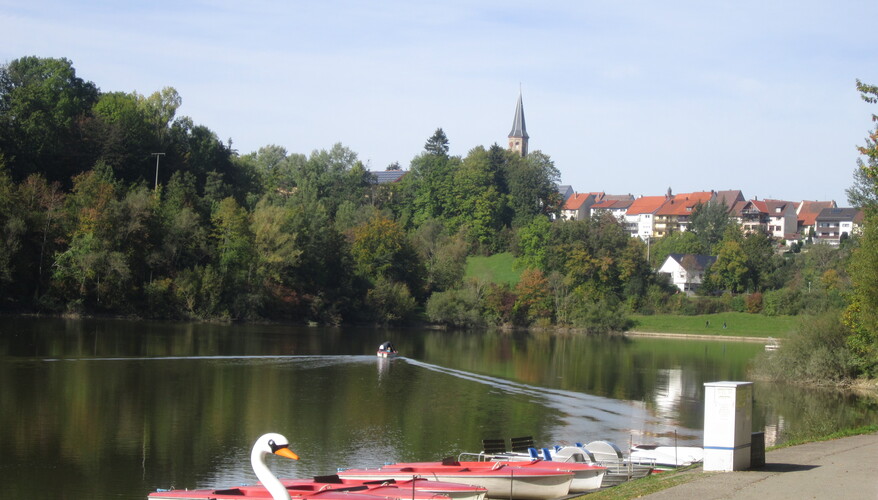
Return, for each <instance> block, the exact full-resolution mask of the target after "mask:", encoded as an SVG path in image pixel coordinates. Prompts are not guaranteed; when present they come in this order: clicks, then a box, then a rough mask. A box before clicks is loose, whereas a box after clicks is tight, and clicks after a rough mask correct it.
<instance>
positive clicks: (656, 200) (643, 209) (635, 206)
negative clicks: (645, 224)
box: [628, 196, 668, 215]
mask: <svg viewBox="0 0 878 500" xmlns="http://www.w3.org/2000/svg"><path fill="white" fill-rule="evenodd" d="M667 200H668V198H667V197H665V196H641V197H640V198H637V199H636V200H634V202H633V203H631V206H630V207H628V215H640V214H652V213H655V211H656V210H658V209H659V208H661V206H662V205H663V204H664V203H665V202H666V201H667Z"/></svg>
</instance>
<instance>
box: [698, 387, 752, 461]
mask: <svg viewBox="0 0 878 500" xmlns="http://www.w3.org/2000/svg"><path fill="white" fill-rule="evenodd" d="M752 425H753V382H705V384H704V463H703V470H704V471H705V472H707V471H724V472H731V471H736V470H746V469H749V468H750V439H751V430H752Z"/></svg>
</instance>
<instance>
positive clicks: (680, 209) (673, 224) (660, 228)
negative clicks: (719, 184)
mask: <svg viewBox="0 0 878 500" xmlns="http://www.w3.org/2000/svg"><path fill="white" fill-rule="evenodd" d="M715 197H716V193H715V192H714V191H701V192H695V193H683V194H678V195H670V196H669V199H668V200H667V201H666V202H665V203H664V204H663V205H662V206H661V207H660V208H659V209H658V210H657V211H656V213H655V227H654V230H653V236H655V237H657V238H661V237H662V236H665V235H667V234H670V233H674V232H680V231H685V230H686V229H688V227H689V221H690V219H691V217H692V210H694V209H695V206H696V205H699V204H703V203H708V202H709V201H711V200H713V199H714V198H715Z"/></svg>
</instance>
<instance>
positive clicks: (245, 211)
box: [0, 57, 878, 353]
mask: <svg viewBox="0 0 878 500" xmlns="http://www.w3.org/2000/svg"><path fill="white" fill-rule="evenodd" d="M181 103H182V99H181V97H180V96H179V95H178V94H177V92H176V91H175V90H174V89H173V88H171V87H167V88H164V89H162V90H161V91H158V92H154V93H153V94H151V95H149V96H145V95H140V94H138V93H136V92H131V93H125V92H103V91H101V90H100V89H99V88H98V87H97V86H96V85H95V84H94V83H92V82H89V81H86V80H84V79H82V78H80V77H78V76H77V75H76V71H75V69H74V67H73V64H72V63H71V62H70V61H69V60H67V59H52V58H39V57H23V58H20V59H16V60H14V61H12V62H9V63H7V64H5V65H3V66H2V67H0V222H2V226H0V231H2V234H0V297H2V299H3V301H2V306H0V307H2V308H3V309H5V310H7V311H19V312H20V311H36V312H49V313H75V314H129V315H136V316H141V317H153V318H181V319H226V320H257V319H271V320H289V321H299V322H318V323H325V324H340V323H352V322H377V323H385V324H386V323H397V322H406V321H411V320H413V319H417V318H421V319H427V320H429V321H433V322H438V323H445V324H449V325H458V326H491V325H522V326H528V325H570V326H576V327H580V328H585V329H587V330H590V331H608V330H619V329H624V328H626V327H627V326H628V325H630V320H629V319H628V318H629V316H628V315H629V314H630V313H632V312H641V313H654V312H683V313H699V312H713V311H716V310H747V311H750V312H762V313H765V314H797V313H801V312H814V311H815V310H836V311H837V310H839V309H840V308H841V307H844V305H845V297H846V296H847V295H846V294H848V292H849V291H850V290H852V288H851V286H852V285H851V279H850V278H849V277H848V276H849V275H848V273H847V268H846V264H845V262H846V256H847V255H848V254H849V253H850V252H851V249H852V248H854V247H856V248H857V249H858V250H855V251H854V252H855V253H856V252H858V251H859V248H860V247H862V246H863V245H860V244H859V243H858V242H856V244H855V243H854V242H851V243H847V244H846V245H845V246H844V247H843V248H842V249H841V250H834V249H829V248H827V247H821V246H819V245H814V246H813V248H811V247H809V248H806V249H805V251H801V252H799V250H801V249H800V248H799V247H796V248H789V249H784V250H786V251H785V252H781V251H778V247H777V245H776V244H775V243H774V242H773V241H772V240H771V239H770V238H768V236H766V235H762V234H743V233H742V232H741V231H740V230H739V228H738V227H737V226H736V225H735V224H734V223H733V221H732V220H731V219H730V218H729V216H728V211H727V208H726V207H723V206H721V205H716V204H706V205H701V206H698V207H696V209H695V211H694V212H693V215H692V219H691V231H685V232H680V233H676V234H672V235H670V236H668V237H666V238H663V239H661V240H659V241H657V242H655V243H654V244H653V245H652V246H651V248H650V249H649V250H647V248H646V245H645V244H644V242H642V241H641V240H640V239H639V238H631V237H630V236H629V234H628V233H627V231H626V230H625V228H624V227H623V226H622V225H621V224H620V223H619V222H618V221H617V220H616V219H614V218H613V217H612V216H609V215H605V216H596V217H594V218H590V219H587V220H582V221H561V220H556V219H557V215H558V213H559V210H560V207H561V205H562V203H563V200H561V198H560V195H559V193H558V191H557V184H558V182H559V180H560V174H559V172H558V170H557V168H556V167H555V165H554V163H553V161H552V159H551V157H550V156H549V155H547V154H544V153H542V152H539V151H536V152H532V153H530V154H528V155H527V156H525V157H521V156H519V155H517V154H514V153H512V152H510V151H507V150H506V149H504V148H501V147H500V146H498V145H496V144H494V145H491V146H488V147H485V146H478V147H475V148H473V149H471V150H470V151H469V152H468V153H467V154H466V155H465V156H452V155H449V140H448V138H447V136H446V135H445V132H444V131H443V130H442V129H441V128H439V129H437V130H436V131H435V132H434V134H433V135H432V136H430V137H429V138H428V139H427V141H426V143H425V144H424V149H423V151H422V152H421V153H420V154H418V155H417V156H416V157H415V158H413V159H412V160H411V162H410V166H409V171H408V173H407V174H406V175H405V176H404V177H403V178H402V180H401V181H400V182H396V183H391V184H380V185H379V184H376V183H375V182H374V179H373V177H372V176H371V175H370V174H369V172H368V171H367V168H366V166H365V165H364V164H363V163H362V162H361V161H360V160H359V159H358V157H357V154H356V153H355V152H354V151H351V150H350V149H349V148H346V147H344V146H343V145H341V144H336V145H334V146H333V147H332V148H330V149H328V150H315V151H313V152H311V153H310V154H309V155H305V154H298V153H289V152H287V151H286V150H285V149H284V148H282V147H280V146H276V145H268V146H265V147H262V148H260V149H259V150H258V151H256V152H252V153H246V154H242V153H239V152H238V151H236V150H235V149H234V147H233V143H232V141H231V139H229V140H227V141H225V142H224V141H222V140H220V139H219V138H218V137H217V135H216V134H215V133H214V132H213V131H211V130H210V129H209V128H207V127H206V126H203V125H197V124H195V122H194V121H193V120H192V119H191V118H189V117H185V116H180V117H178V116H177V110H178V108H179V107H180V105H181ZM872 140H874V139H872ZM869 147H871V148H873V149H874V142H872V143H870V144H869ZM866 149H868V147H867V148H866ZM155 153H161V154H160V155H156V154H155ZM870 161H874V160H870ZM391 168H397V167H396V166H392V167H391ZM868 168H872V169H874V165H873V164H870V165H864V166H863V169H861V170H863V171H864V172H871V171H869V170H868ZM870 175H872V174H870ZM864 178H866V179H868V178H869V177H864ZM872 187H873V186H868V185H867V186H866V187H865V191H866V192H868V191H869V189H871V188H872ZM872 192H874V190H873V191H872ZM867 227H868V226H867ZM869 234H870V233H869V231H868V230H867V234H866V237H864V240H865V241H868V236H869ZM499 252H512V253H513V254H514V255H515V257H516V262H517V266H518V271H519V272H520V273H521V279H520V280H519V281H518V282H517V283H515V284H497V283H487V282H480V281H478V280H474V279H465V278H464V275H465V264H466V259H467V257H468V256H471V255H491V254H495V253H499ZM670 253H704V254H711V255H716V256H717V262H716V264H715V265H714V266H713V268H712V269H711V270H710V271H709V272H708V275H707V279H706V286H705V287H704V291H705V295H704V296H702V297H696V298H689V297H685V296H682V295H681V294H676V293H675V289H674V288H673V287H671V286H669V284H668V282H667V280H666V279H665V278H664V277H662V276H658V275H656V274H655V273H654V271H653V269H655V268H657V267H658V265H660V264H661V262H660V261H659V260H660V259H663V258H664V257H666V256H667V255H668V254H670ZM647 256H649V258H647ZM863 276H865V275H863ZM857 283H858V281H857V280H856V279H854V282H853V287H854V288H853V289H857V286H858V285H857ZM872 283H878V280H875V281H874V282H872ZM859 286H860V288H859V290H863V288H862V287H863V286H865V285H862V284H860V285H859ZM858 293H861V294H862V293H865V292H862V291H861V292H858ZM859 300H860V301H861V302H862V301H865V300H871V299H870V298H869V297H864V298H862V299H859ZM856 303H857V302H856V301H854V304H856ZM861 309H862V308H861ZM850 311H851V310H849V314H848V316H849V317H850V318H852V319H851V320H850V321H851V325H854V326H855V328H859V330H855V331H860V330H863V329H864V328H865V330H864V331H867V332H868V331H874V330H873V329H872V328H873V326H872V325H871V323H868V321H867V319H868V318H864V317H863V316H862V314H861V315H860V316H856V315H854V313H853V312H850ZM855 317H856V321H857V322H856V323H854V321H855V319H854V318H855ZM864 322H866V323H865V324H866V326H858V325H863V324H864ZM861 336H862V334H861ZM866 338H867V340H868V339H870V338H871V339H872V342H874V339H873V338H872V337H868V335H866ZM865 344H868V341H867V342H865ZM864 353H865V351H864Z"/></svg>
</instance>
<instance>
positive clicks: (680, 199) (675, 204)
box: [656, 191, 714, 215]
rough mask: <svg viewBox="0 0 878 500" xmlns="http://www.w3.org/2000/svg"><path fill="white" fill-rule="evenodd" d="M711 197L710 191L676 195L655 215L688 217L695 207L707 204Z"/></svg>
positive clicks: (712, 194)
mask: <svg viewBox="0 0 878 500" xmlns="http://www.w3.org/2000/svg"><path fill="white" fill-rule="evenodd" d="M713 196H714V193H713V192H711V191H701V192H697V193H683V194H677V195H674V197H673V198H671V199H670V200H668V202H667V203H665V204H664V205H662V207H661V208H660V209H659V211H658V212H656V215H689V214H691V213H692V208H694V207H695V205H698V204H699V203H707V202H708V201H710V199H711V198H713Z"/></svg>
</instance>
